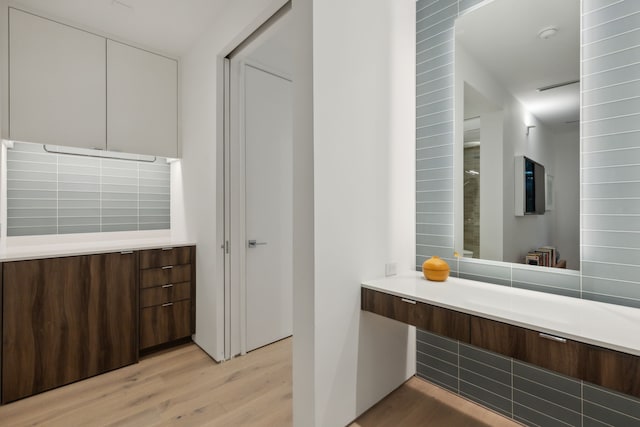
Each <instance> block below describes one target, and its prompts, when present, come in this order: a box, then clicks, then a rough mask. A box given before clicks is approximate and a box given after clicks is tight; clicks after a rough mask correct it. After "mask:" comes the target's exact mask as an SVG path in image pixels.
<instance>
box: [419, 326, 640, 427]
mask: <svg viewBox="0 0 640 427" xmlns="http://www.w3.org/2000/svg"><path fill="white" fill-rule="evenodd" d="M417 338H418V342H417V348H418V354H417V364H418V376H420V377H422V378H425V379H427V380H429V381H430V382H433V383H435V384H437V385H439V386H441V387H443V388H446V389H448V390H450V391H452V392H454V393H457V394H460V395H461V396H463V397H466V398H468V399H470V400H473V401H475V402H478V403H480V404H481V405H483V406H486V407H488V408H490V409H492V410H494V411H496V412H499V413H501V414H503V415H505V416H507V417H509V418H513V419H515V420H517V421H519V422H521V423H523V424H525V425H530V426H540V427H553V426H563V427H566V426H578V427H581V426H582V427H587V426H594V427H595V426H624V427H628V426H629V427H630V426H640V399H635V398H632V397H629V396H626V395H624V394H620V393H616V392H613V391H610V390H607V389H604V388H601V387H597V386H595V385H591V384H589V383H585V382H583V381H579V380H575V379H573V378H570V377H566V376H564V375H560V374H556V373H554V372H551V371H547V370H545V369H540V368H537V367H535V366H533V365H529V364H526V363H522V362H519V361H516V360H513V359H511V358H508V357H504V356H501V355H498V354H495V353H491V352H488V351H485V350H482V349H479V348H477V347H473V346H470V345H467V344H463V343H460V342H459V341H454V340H451V339H448V338H444V337H441V336H438V335H434V334H431V333H429V332H424V331H421V330H418V333H417Z"/></svg>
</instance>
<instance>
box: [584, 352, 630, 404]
mask: <svg viewBox="0 0 640 427" xmlns="http://www.w3.org/2000/svg"><path fill="white" fill-rule="evenodd" d="M585 347H586V350H585V353H586V362H585V363H586V366H585V370H584V376H583V379H584V380H585V381H589V382H591V383H594V384H597V385H600V386H602V387H607V388H610V389H613V390H616V391H619V392H621V393H626V394H630V395H632V396H636V397H640V357H638V356H635V355H633V354H626V353H620V352H618V351H614V350H609V349H605V348H601V347H596V346H592V345H588V344H587V345H585Z"/></svg>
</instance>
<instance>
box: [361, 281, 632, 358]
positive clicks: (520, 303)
mask: <svg viewBox="0 0 640 427" xmlns="http://www.w3.org/2000/svg"><path fill="white" fill-rule="evenodd" d="M362 287H364V288H368V289H373V290H377V291H380V292H384V293H387V294H392V295H396V296H399V297H404V298H410V299H413V300H416V301H420V302H424V303H427V304H432V305H436V306H439V307H443V308H448V309H451V310H456V311H460V312H463V313H467V314H472V315H476V316H479V317H484V318H487V319H491V320H497V321H499V322H504V323H509V324H512V325H516V326H521V327H523V328H528V329H533V330H536V331H540V332H546V333H549V334H552V335H556V336H560V337H563V338H567V339H572V340H575V341H581V342H584V343H587V344H593V345H597V346H601V347H605V348H609V349H612V350H618V351H622V352H625V353H630V354H634V355H636V356H640V309H636V308H631V307H624V306H619V305H614V304H606V303H601V302H595V301H588V300H583V299H578V298H570V297H565V296H559V295H552V294H547V293H543V292H535V291H529V290H525V289H518V288H511V287H507V286H500V285H493V284H489V283H483V282H476V281H474V280H466V279H459V278H456V277H450V278H449V279H447V281H446V282H430V281H427V280H426V279H424V277H423V276H422V273H420V272H410V273H406V274H402V275H398V276H391V277H386V278H382V279H376V280H367V281H365V282H363V283H362Z"/></svg>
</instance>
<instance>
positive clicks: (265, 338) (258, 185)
mask: <svg viewBox="0 0 640 427" xmlns="http://www.w3.org/2000/svg"><path fill="white" fill-rule="evenodd" d="M243 74H244V106H245V108H244V135H245V186H246V187H245V188H246V199H245V221H246V222H245V224H246V234H245V236H246V239H247V242H246V275H245V277H246V293H245V295H246V311H245V313H246V351H251V350H254V349H256V348H258V347H262V346H264V345H266V344H269V343H272V342H274V341H277V340H280V339H282V338H285V337H288V336H290V335H291V334H292V331H293V271H292V268H293V266H292V257H293V253H292V238H293V236H292V229H293V224H292V221H293V212H292V209H293V200H292V197H293V180H292V176H293V171H292V165H293V157H292V156H293V154H292V150H293V145H292V121H291V116H292V111H291V109H292V100H291V96H292V95H291V82H290V81H289V80H287V79H285V78H283V77H280V76H278V75H275V74H273V73H269V72H266V71H263V70H261V69H258V68H256V67H253V66H251V65H245V66H244V73H243Z"/></svg>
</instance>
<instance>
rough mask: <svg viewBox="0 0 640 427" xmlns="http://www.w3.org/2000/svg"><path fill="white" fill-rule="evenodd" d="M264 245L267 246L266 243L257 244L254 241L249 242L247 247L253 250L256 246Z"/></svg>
mask: <svg viewBox="0 0 640 427" xmlns="http://www.w3.org/2000/svg"><path fill="white" fill-rule="evenodd" d="M266 244H267V242H257V241H255V240H249V245H248V246H249V247H250V248H255V247H256V246H258V245H266Z"/></svg>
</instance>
